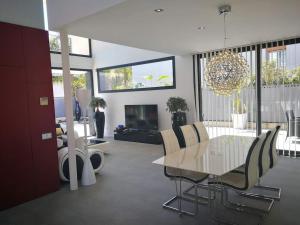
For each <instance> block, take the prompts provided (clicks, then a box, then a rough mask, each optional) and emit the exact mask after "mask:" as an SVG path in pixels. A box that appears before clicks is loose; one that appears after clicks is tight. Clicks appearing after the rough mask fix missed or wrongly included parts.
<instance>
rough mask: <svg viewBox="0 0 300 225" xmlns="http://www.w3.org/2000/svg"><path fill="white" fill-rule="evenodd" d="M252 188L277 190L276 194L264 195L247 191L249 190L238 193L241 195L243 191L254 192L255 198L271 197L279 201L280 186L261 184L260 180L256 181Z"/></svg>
mask: <svg viewBox="0 0 300 225" xmlns="http://www.w3.org/2000/svg"><path fill="white" fill-rule="evenodd" d="M254 188H258V189H263V190H269V191H273V192H277V195H264V194H257V193H249V192H241V193H240V194H241V195H243V194H244V193H245V194H254V195H255V196H256V197H257V198H261V199H266V198H268V199H269V198H271V199H274V200H277V201H279V200H280V198H281V188H278V187H271V186H264V185H261V184H260V180H259V181H258V184H257V185H255V186H254Z"/></svg>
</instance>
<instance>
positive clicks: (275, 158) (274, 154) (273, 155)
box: [270, 126, 280, 168]
mask: <svg viewBox="0 0 300 225" xmlns="http://www.w3.org/2000/svg"><path fill="white" fill-rule="evenodd" d="M279 130H280V126H277V127H276V132H275V134H274V136H273V138H272V141H271V144H270V168H273V167H274V166H275V165H276V164H277V161H278V155H277V151H276V142H277V137H278V134H279Z"/></svg>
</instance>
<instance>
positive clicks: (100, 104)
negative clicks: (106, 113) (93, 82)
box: [90, 97, 106, 110]
mask: <svg viewBox="0 0 300 225" xmlns="http://www.w3.org/2000/svg"><path fill="white" fill-rule="evenodd" d="M90 107H92V108H93V109H96V110H99V108H102V109H105V108H106V102H105V100H104V99H103V98H100V97H92V100H91V102H90Z"/></svg>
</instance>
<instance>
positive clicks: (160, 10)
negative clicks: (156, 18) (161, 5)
mask: <svg viewBox="0 0 300 225" xmlns="http://www.w3.org/2000/svg"><path fill="white" fill-rule="evenodd" d="M163 11H164V9H154V12H157V13H159V12H163Z"/></svg>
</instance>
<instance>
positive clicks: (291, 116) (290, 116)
mask: <svg viewBox="0 0 300 225" xmlns="http://www.w3.org/2000/svg"><path fill="white" fill-rule="evenodd" d="M285 115H286V119H287V121H289V120H294V119H295V115H294V111H293V110H287V111H286V112H285Z"/></svg>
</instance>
